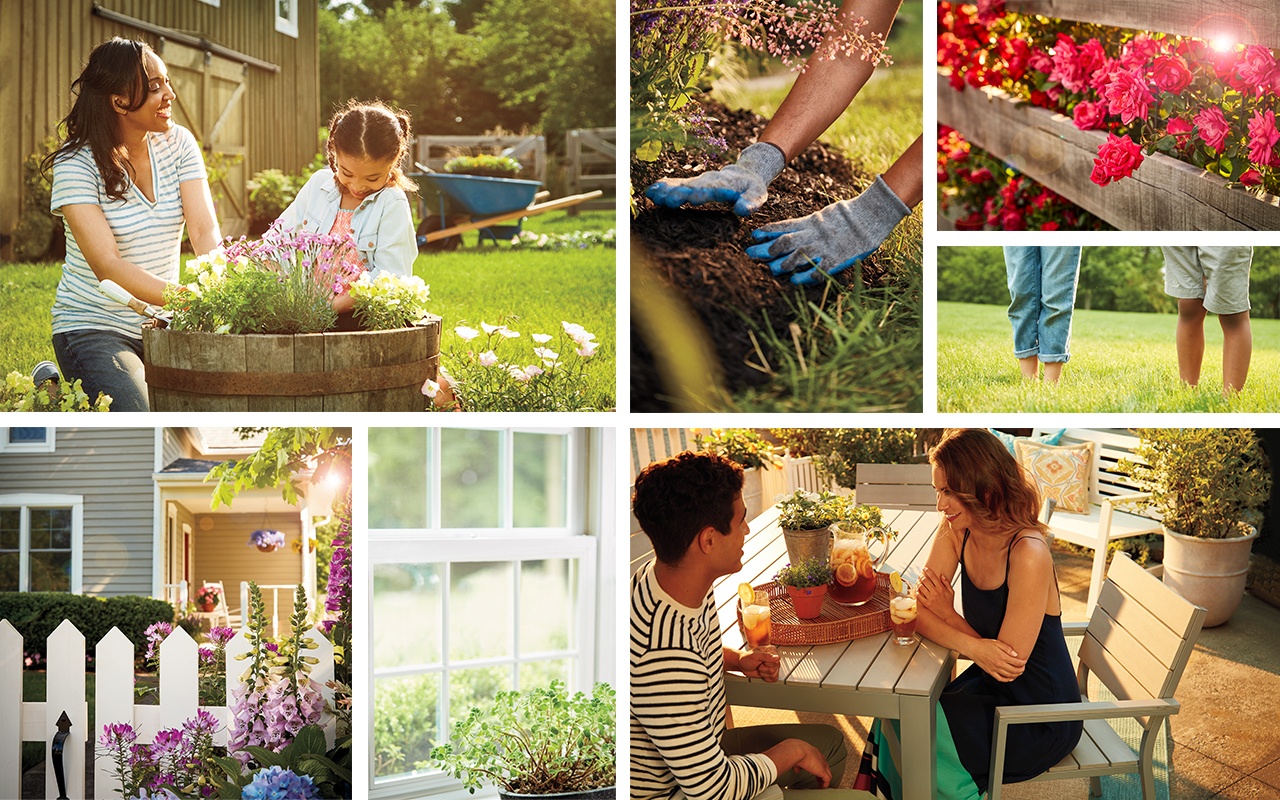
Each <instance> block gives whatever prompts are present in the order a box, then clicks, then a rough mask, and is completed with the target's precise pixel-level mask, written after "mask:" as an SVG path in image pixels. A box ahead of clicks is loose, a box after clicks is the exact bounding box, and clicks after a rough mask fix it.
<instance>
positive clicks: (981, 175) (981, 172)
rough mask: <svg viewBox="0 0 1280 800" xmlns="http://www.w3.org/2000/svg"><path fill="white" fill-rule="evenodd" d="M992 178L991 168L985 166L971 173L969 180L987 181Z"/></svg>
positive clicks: (974, 181)
mask: <svg viewBox="0 0 1280 800" xmlns="http://www.w3.org/2000/svg"><path fill="white" fill-rule="evenodd" d="M991 179H992V178H991V170H989V169H987V168H986V167H983V168H982V169H976V170H974V171H973V172H971V173H970V174H969V181H970V182H971V183H986V182H987V181H989V180H991Z"/></svg>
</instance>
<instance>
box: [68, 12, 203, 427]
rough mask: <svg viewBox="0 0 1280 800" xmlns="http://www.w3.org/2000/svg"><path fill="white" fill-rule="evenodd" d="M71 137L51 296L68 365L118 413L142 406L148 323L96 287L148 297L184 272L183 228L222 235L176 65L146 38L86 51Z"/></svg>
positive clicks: (199, 242)
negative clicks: (62, 234) (183, 110)
mask: <svg viewBox="0 0 1280 800" xmlns="http://www.w3.org/2000/svg"><path fill="white" fill-rule="evenodd" d="M71 90H72V92H73V93H74V94H75V96H76V99H75V103H74V104H73V105H72V107H71V112H70V113H69V114H67V117H66V119H64V120H63V121H62V124H63V126H64V127H65V129H66V141H65V142H63V143H62V146H61V147H59V148H58V150H57V151H56V152H54V153H53V154H52V155H50V156H49V157H48V158H47V159H46V160H45V162H44V164H43V167H44V168H45V170H46V171H48V169H49V168H50V167H52V170H53V197H52V200H51V202H50V210H51V211H52V212H53V213H54V214H55V215H57V216H60V217H63V218H64V219H65V220H66V223H67V229H68V232H67V260H66V263H65V264H64V265H63V268H62V279H61V280H60V281H59V282H58V290H57V295H56V298H55V300H54V304H53V349H54V352H55V353H56V354H57V358H58V364H59V366H60V367H61V369H62V373H63V375H64V376H65V377H66V378H68V379H75V378H79V379H81V380H82V381H83V385H84V390H85V392H86V393H87V394H88V395H89V396H90V397H91V398H92V397H95V396H96V395H97V394H98V393H99V392H102V393H105V394H108V395H110V396H111V398H112V400H113V402H112V404H111V409H112V410H113V411H146V410H147V391H146V382H145V381H144V379H143V370H142V333H141V326H140V324H139V323H140V320H139V318H138V316H137V314H135V313H134V312H133V311H130V310H129V309H128V308H126V307H125V306H122V305H120V304H119V303H116V302H114V301H112V300H109V299H108V298H107V297H105V296H104V295H103V294H102V293H101V292H99V291H98V284H99V282H100V281H103V280H107V279H110V280H113V281H115V282H116V283H118V284H120V285H121V286H123V287H124V288H125V289H126V290H128V291H129V292H130V293H131V294H133V295H134V296H135V297H138V298H139V299H141V300H144V301H146V302H147V303H153V304H159V303H161V302H162V301H163V294H164V289H165V286H166V285H168V284H170V283H172V282H175V281H176V280H177V278H178V268H179V258H180V249H181V245H182V231H183V227H184V225H185V226H186V227H187V228H188V229H189V234H190V238H191V245H192V247H193V248H194V249H195V252H196V253H197V254H203V253H207V252H208V251H210V250H212V249H213V248H214V247H215V246H216V245H217V244H218V241H219V240H220V239H221V238H222V234H221V232H220V231H219V229H218V220H217V217H216V216H215V215H214V210H213V199H212V197H211V196H210V194H209V181H208V175H207V173H206V172H205V167H204V159H203V157H202V156H201V153H200V147H199V145H198V144H197V143H196V140H195V137H194V136H192V135H191V132H190V131H188V130H187V129H186V128H183V127H182V126H181V125H177V124H174V122H173V114H172V112H173V100H174V97H175V96H176V95H175V94H174V91H173V86H172V84H170V82H169V74H168V70H167V69H166V68H165V65H164V62H163V61H161V60H160V57H159V56H157V55H156V54H155V52H154V51H153V50H152V49H151V48H150V47H148V46H147V45H146V44H144V43H143V42H137V41H132V40H129V39H121V38H119V37H117V38H114V39H111V40H110V41H107V42H103V43H102V44H99V45H98V46H97V47H95V48H94V49H93V52H91V53H90V54H89V61H88V63H87V64H86V65H85V67H84V70H83V71H82V72H81V73H80V77H78V78H76V80H75V82H74V83H72V84H71Z"/></svg>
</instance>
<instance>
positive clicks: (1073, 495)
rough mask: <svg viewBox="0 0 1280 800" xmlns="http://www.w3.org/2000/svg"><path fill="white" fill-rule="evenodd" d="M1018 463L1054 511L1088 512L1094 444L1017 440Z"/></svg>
mask: <svg viewBox="0 0 1280 800" xmlns="http://www.w3.org/2000/svg"><path fill="white" fill-rule="evenodd" d="M1014 450H1015V451H1016V453H1015V455H1016V457H1017V459H1018V463H1019V464H1021V465H1022V466H1023V467H1025V468H1026V470H1027V472H1029V473H1030V474H1031V477H1032V478H1033V479H1034V480H1035V482H1036V487H1037V488H1038V489H1039V490H1040V494H1041V495H1042V496H1043V497H1044V498H1046V499H1050V500H1054V501H1056V502H1057V504H1058V505H1057V509H1056V511H1066V512H1069V513H1072V514H1087V513H1089V471H1090V469H1091V468H1092V467H1093V442H1083V443H1081V444H1071V445H1064V446H1062V447H1054V446H1053V445H1048V444H1042V443H1040V442H1034V441H1031V440H1029V439H1018V440H1017V441H1016V442H1014Z"/></svg>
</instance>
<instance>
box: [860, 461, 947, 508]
mask: <svg viewBox="0 0 1280 800" xmlns="http://www.w3.org/2000/svg"><path fill="white" fill-rule="evenodd" d="M857 475H858V478H857V487H856V489H855V491H854V496H855V497H856V498H857V499H858V504H859V505H864V506H879V507H880V508H901V509H906V510H909V511H935V510H937V507H938V493H937V492H936V491H934V488H933V467H932V466H931V465H929V464H859V465H858V470H857Z"/></svg>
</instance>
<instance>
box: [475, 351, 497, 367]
mask: <svg viewBox="0 0 1280 800" xmlns="http://www.w3.org/2000/svg"><path fill="white" fill-rule="evenodd" d="M478 360H479V361H480V366H482V367H492V366H493V365H494V364H497V363H498V354H497V353H495V352H493V351H492V350H486V351H484V352H483V353H481V354H480V357H479V359H478Z"/></svg>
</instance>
